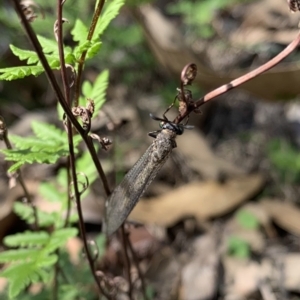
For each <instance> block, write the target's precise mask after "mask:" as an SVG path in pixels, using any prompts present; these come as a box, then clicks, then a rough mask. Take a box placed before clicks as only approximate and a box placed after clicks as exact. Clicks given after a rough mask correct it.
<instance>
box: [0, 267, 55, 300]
mask: <svg viewBox="0 0 300 300" xmlns="http://www.w3.org/2000/svg"><path fill="white" fill-rule="evenodd" d="M0 276H2V277H6V278H7V279H8V280H9V282H10V285H9V292H8V294H9V297H10V298H11V299H13V298H15V297H16V296H17V295H18V294H19V293H20V292H21V291H22V290H23V289H24V288H25V287H26V286H27V285H29V284H30V283H31V282H37V281H39V279H41V280H42V281H43V282H47V281H48V280H49V278H50V273H49V272H45V270H43V269H41V268H39V267H38V266H37V265H36V264H35V263H34V262H26V263H22V264H17V265H11V266H9V267H8V268H6V269H5V270H4V271H2V272H1V273H0Z"/></svg>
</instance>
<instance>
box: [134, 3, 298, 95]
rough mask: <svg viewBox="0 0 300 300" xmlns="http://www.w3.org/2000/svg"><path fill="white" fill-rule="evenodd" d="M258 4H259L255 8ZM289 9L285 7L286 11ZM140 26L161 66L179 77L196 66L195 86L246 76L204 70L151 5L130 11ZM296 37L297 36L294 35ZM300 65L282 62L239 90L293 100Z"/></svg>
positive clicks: (210, 86)
mask: <svg viewBox="0 0 300 300" xmlns="http://www.w3.org/2000/svg"><path fill="white" fill-rule="evenodd" d="M260 4H261V3H260V2H259V3H258V5H260ZM287 9H288V8H287ZM131 11H132V13H133V15H134V16H135V18H136V19H137V21H138V22H139V24H140V25H141V26H142V29H143V31H144V35H145V37H146V40H147V42H148V44H149V47H150V49H151V51H152V52H153V54H154V55H155V57H156V59H157V60H158V61H159V62H160V64H161V65H162V66H163V67H164V68H165V69H166V70H168V71H170V72H171V73H172V74H174V76H177V77H178V74H180V73H181V70H182V68H183V67H184V66H185V65H186V64H188V63H191V62H193V63H195V64H196V65H197V67H198V75H197V77H196V79H195V84H198V85H199V86H201V88H205V89H207V90H210V89H215V88H217V87H219V86H220V85H223V84H227V83H229V82H230V81H231V80H233V79H235V78H237V77H239V76H241V75H244V74H246V73H247V72H249V71H250V70H249V69H248V70H241V69H235V70H232V72H226V73H223V74H222V73H220V72H217V71H214V70H212V69H210V68H209V67H207V64H206V63H205V61H206V59H207V58H206V57H201V55H199V54H197V55H195V54H194V53H193V52H192V50H191V49H190V48H188V47H187V45H185V43H184V38H183V36H182V35H181V34H180V31H179V29H178V28H177V26H176V25H175V24H173V23H172V22H171V21H169V20H168V19H167V18H166V17H164V16H163V15H162V14H161V13H160V12H159V11H158V10H157V9H156V8H154V6H151V5H150V4H147V5H141V6H140V7H139V8H138V9H132V10H131ZM295 37H296V36H295ZM299 77H300V65H299V64H297V63H295V62H293V63H281V64H280V65H279V66H276V67H275V68H273V69H272V70H271V71H268V72H267V73H264V74H262V75H260V76H259V77H258V78H255V79H253V80H251V81H250V82H247V83H245V84H243V85H242V86H241V88H242V89H244V90H246V91H248V92H250V93H252V94H254V95H257V96H259V97H261V98H265V99H268V100H276V99H282V97H284V99H288V98H293V97H295V95H297V94H299V93H300V85H299V84H298V81H299Z"/></svg>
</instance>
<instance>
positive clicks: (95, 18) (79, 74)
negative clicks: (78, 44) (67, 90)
mask: <svg viewBox="0 0 300 300" xmlns="http://www.w3.org/2000/svg"><path fill="white" fill-rule="evenodd" d="M104 2H105V0H100V1H99V2H98V5H97V8H96V10H95V12H94V16H93V19H92V23H91V26H90V29H89V33H88V36H87V40H88V41H91V40H92V37H93V35H94V32H95V29H96V26H97V23H98V20H99V17H100V14H101V12H102V9H103V5H104ZM86 54H87V51H84V52H82V54H81V57H80V58H79V62H78V70H77V77H76V82H75V100H74V106H78V99H79V95H80V86H81V85H80V82H81V77H82V71H83V66H84V61H85V57H86Z"/></svg>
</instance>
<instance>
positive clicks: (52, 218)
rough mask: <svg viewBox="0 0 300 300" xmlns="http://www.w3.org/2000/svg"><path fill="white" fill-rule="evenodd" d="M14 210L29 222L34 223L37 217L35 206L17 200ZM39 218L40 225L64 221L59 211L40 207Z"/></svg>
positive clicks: (46, 225) (44, 225) (50, 224)
mask: <svg viewBox="0 0 300 300" xmlns="http://www.w3.org/2000/svg"><path fill="white" fill-rule="evenodd" d="M13 210H14V212H15V213H16V214H17V215H18V216H19V217H20V218H21V219H22V220H24V221H26V222H27V223H28V224H34V222H35V219H34V214H33V208H32V207H31V206H29V205H28V204H24V203H21V202H15V203H14V207H13ZM37 218H38V223H39V226H40V227H49V226H54V225H56V226H58V224H57V223H58V222H57V220H61V221H63V220H62V219H61V216H60V214H59V213H57V212H51V213H48V212H44V211H41V210H39V209H37Z"/></svg>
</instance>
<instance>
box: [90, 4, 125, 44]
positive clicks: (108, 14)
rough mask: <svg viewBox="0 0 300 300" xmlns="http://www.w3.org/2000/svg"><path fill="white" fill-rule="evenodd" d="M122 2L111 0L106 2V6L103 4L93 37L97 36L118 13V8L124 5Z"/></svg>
mask: <svg viewBox="0 0 300 300" xmlns="http://www.w3.org/2000/svg"><path fill="white" fill-rule="evenodd" d="M124 3H125V1H124V0H113V1H110V2H106V4H107V6H105V11H104V13H103V15H102V16H101V17H100V19H99V21H98V23H97V26H96V30H95V34H94V39H98V38H99V36H100V35H101V34H102V33H103V32H104V30H105V29H106V28H107V27H108V25H109V23H110V22H111V21H112V20H113V19H114V18H115V17H116V16H117V15H118V13H119V10H120V9H121V7H122V6H123V5H124Z"/></svg>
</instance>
